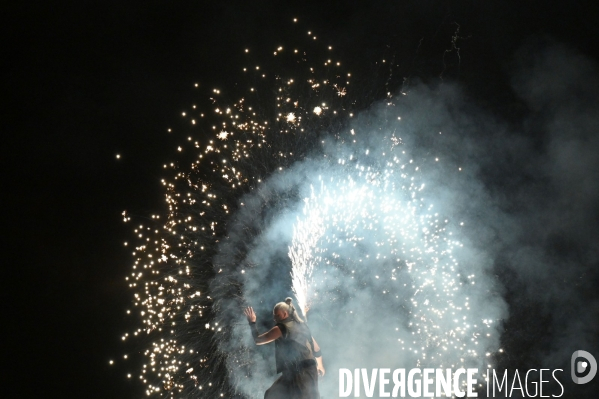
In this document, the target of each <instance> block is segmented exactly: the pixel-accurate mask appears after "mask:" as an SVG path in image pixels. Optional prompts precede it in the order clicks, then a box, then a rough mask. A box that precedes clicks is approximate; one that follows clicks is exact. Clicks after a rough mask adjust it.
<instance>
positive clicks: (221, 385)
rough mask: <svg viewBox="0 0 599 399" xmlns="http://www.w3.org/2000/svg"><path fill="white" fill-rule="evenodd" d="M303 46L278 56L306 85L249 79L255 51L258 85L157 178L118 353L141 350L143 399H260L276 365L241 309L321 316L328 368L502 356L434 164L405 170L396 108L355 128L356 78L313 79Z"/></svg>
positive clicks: (266, 77) (205, 121)
mask: <svg viewBox="0 0 599 399" xmlns="http://www.w3.org/2000/svg"><path fill="white" fill-rule="evenodd" d="M308 37H309V38H310V41H311V43H310V44H309V45H308V44H307V45H306V48H305V49H299V51H298V50H297V49H296V50H294V51H287V50H285V48H284V47H277V48H276V50H275V51H274V52H273V53H274V55H273V56H274V57H277V58H281V57H288V58H287V60H289V62H290V63H291V64H292V65H296V64H298V63H299V64H300V65H303V66H304V69H303V70H302V71H299V72H297V75H294V76H285V74H282V73H281V72H280V71H269V70H268V67H257V66H256V63H255V62H252V61H251V58H249V57H250V51H249V50H245V53H246V54H247V56H248V66H246V67H245V68H244V71H245V73H246V74H248V75H251V76H248V80H249V81H252V83H251V84H248V86H247V88H246V90H245V91H244V92H243V93H241V94H240V96H239V99H238V100H237V101H232V102H227V101H225V100H222V98H224V97H225V91H224V90H223V92H222V93H221V90H220V89H213V90H212V92H211V94H210V95H211V97H210V102H209V105H208V107H210V108H209V109H204V110H202V111H200V110H199V109H198V108H196V106H195V105H193V106H192V107H191V110H192V111H185V112H182V118H183V121H184V123H183V126H182V127H181V128H180V130H181V131H182V133H183V134H182V136H181V137H185V141H184V143H182V144H181V146H179V147H178V152H180V153H181V154H182V157H185V156H187V157H191V158H190V159H189V161H188V163H187V164H186V163H184V162H183V161H180V162H177V163H175V162H173V163H171V164H167V165H164V167H165V169H166V170H168V171H172V173H171V177H170V178H165V179H163V180H162V183H163V185H164V187H165V191H166V205H167V211H166V214H165V215H162V217H161V216H159V215H154V216H152V219H151V222H150V223H144V224H140V225H137V226H135V228H134V233H135V235H136V237H137V239H138V244H137V245H136V246H135V250H134V252H133V256H134V259H135V260H134V264H133V269H132V272H131V274H130V275H129V276H127V281H128V282H129V285H130V287H131V289H132V291H133V297H134V301H133V302H134V307H135V312H134V313H137V314H138V315H139V317H140V318H139V320H140V325H139V326H138V328H137V329H135V330H134V331H132V332H131V333H127V334H125V335H124V336H123V339H124V340H126V339H128V338H129V337H131V336H134V337H136V338H139V339H140V341H141V342H143V344H142V345H145V351H144V352H143V355H144V361H143V362H142V363H143V364H142V366H141V370H140V372H139V376H138V378H139V379H140V380H141V381H142V382H143V383H144V384H145V386H146V393H147V395H149V396H151V395H159V396H170V397H178V396H181V397H188V396H189V395H200V394H201V396H202V397H233V396H235V395H238V396H239V395H241V396H245V397H257V396H260V395H262V393H263V390H264V388H265V386H266V385H267V384H268V383H269V378H270V377H269V376H271V375H272V374H273V370H272V367H273V366H272V362H271V359H270V356H269V354H268V353H265V352H260V351H258V349H256V348H254V347H253V345H251V342H250V335H249V334H248V331H246V330H247V327H246V325H245V323H243V320H242V318H241V317H240V315H241V313H240V309H241V308H242V306H243V305H244V304H247V303H250V304H253V305H254V306H256V307H257V306H258V305H260V306H261V307H263V308H264V309H263V310H264V311H265V312H266V313H263V314H268V313H269V312H270V309H271V307H272V305H274V303H275V302H278V301H280V300H281V299H282V298H284V297H285V296H287V294H288V293H289V292H293V293H294V294H295V296H296V298H297V301H298V304H299V307H300V308H301V309H302V310H303V311H304V313H306V312H307V310H308V307H310V308H311V317H310V323H311V328H312V329H313V331H315V334H318V337H319V342H322V346H323V347H324V348H328V349H327V353H328V355H327V358H328V359H330V360H329V365H328V367H329V369H331V368H335V367H345V368H348V367H349V368H351V367H353V366H354V365H356V364H361V365H365V363H370V364H375V365H376V367H381V365H383V364H395V365H398V364H400V365H402V367H405V366H406V365H414V366H416V365H434V366H435V367H455V366H464V365H471V364H476V365H480V364H483V361H484V358H485V354H486V353H487V352H488V351H490V350H496V349H497V345H498V337H497V334H496V331H495V328H494V321H495V320H496V319H497V317H498V315H499V314H500V310H492V311H490V312H488V311H486V310H485V312H487V313H485V312H483V311H482V310H481V307H480V306H478V305H477V304H473V301H474V300H475V297H476V295H477V292H478V291H477V284H479V285H482V286H485V280H484V279H483V280H482V281H480V283H479V277H480V276H478V275H477V274H476V273H471V272H468V273H466V272H465V271H464V270H465V269H463V268H462V267H461V265H460V262H459V251H460V249H461V248H462V247H463V244H462V243H461V241H460V239H459V238H458V236H460V235H461V233H460V231H461V230H460V227H459V225H458V223H457V221H456V220H454V219H452V217H453V216H454V215H444V214H441V213H439V212H437V211H436V210H435V207H434V204H432V203H430V202H428V201H427V200H426V198H425V195H424V194H425V193H426V184H425V181H426V174H425V173H423V169H427V170H435V172H438V170H439V163H438V162H432V161H431V162H428V161H426V160H421V161H419V162H415V161H414V159H412V158H411V156H410V148H408V147H407V146H406V145H404V144H403V142H402V140H401V136H402V134H403V133H402V134H400V133H399V132H402V129H403V127H402V125H401V123H402V122H401V121H402V119H401V118H400V117H399V115H398V109H397V108H396V107H395V105H393V103H392V102H390V101H389V98H388V96H387V98H386V101H385V103H384V104H385V105H384V108H385V109H384V111H382V112H379V113H377V114H376V120H377V122H376V123H373V122H372V121H371V120H370V119H368V118H369V117H367V118H365V119H360V118H355V120H354V121H353V122H352V119H351V118H352V117H353V116H354V115H359V114H358V113H357V111H359V110H357V109H354V108H353V104H354V103H355V101H354V100H352V93H351V90H350V89H349V88H348V87H350V86H348V85H349V84H350V81H349V79H350V77H351V74H350V73H348V72H347V71H344V70H342V69H341V63H340V62H339V61H334V60H332V58H331V57H332V55H331V51H332V48H331V47H325V48H323V49H324V50H326V52H327V58H326V62H320V63H314V64H312V63H309V62H308V61H307V60H308V59H309V55H307V54H310V51H311V50H313V49H318V48H319V47H318V46H319V44H318V41H316V42H314V40H316V36H315V35H314V33H313V32H309V33H308ZM314 53H317V51H316V50H315V51H314ZM316 61H318V60H316ZM251 65H253V66H251ZM312 65H321V67H320V69H319V68H317V67H315V66H312ZM271 77H272V78H271ZM270 93H275V94H274V97H273V98H270V97H269V98H268V99H266V100H265V99H264V98H263V96H265V95H266V94H270ZM271 100H272V101H271ZM377 112H378V111H377ZM205 115H210V117H209V118H204V116H205ZM371 116H372V115H371ZM175 131H176V129H175ZM205 132H209V135H208V136H207V134H206V133H205ZM404 133H405V134H409V133H408V132H404ZM189 154H192V155H189ZM185 165H189V166H185ZM435 168H436V169H435ZM123 216H124V219H125V221H126V222H130V217H129V216H128V214H127V213H124V214H123ZM498 307H500V306H499V305H498ZM498 307H496V308H498ZM496 308H493V307H491V309H496ZM331 309H334V311H331ZM485 309H489V307H486V308H485ZM261 319H264V317H261ZM340 331H342V332H343V333H344V336H343V339H340V338H339V332H340ZM369 337H370V338H369ZM372 337H376V338H374V340H375V341H376V342H373V340H372ZM364 359H368V360H367V361H365V360H364ZM485 367H486V365H485ZM331 385H334V384H333V383H332V382H331ZM332 391H333V390H332V388H330V387H327V385H326V382H325V383H324V386H323V392H325V393H326V392H332ZM238 396H236V397H238Z"/></svg>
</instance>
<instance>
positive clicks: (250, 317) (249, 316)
mask: <svg viewBox="0 0 599 399" xmlns="http://www.w3.org/2000/svg"><path fill="white" fill-rule="evenodd" d="M243 314H245V317H247V319H248V322H250V323H255V322H256V313H254V309H252V307H251V306H250V307H247V308H245V309H244V310H243Z"/></svg>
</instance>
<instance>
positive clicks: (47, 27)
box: [0, 0, 599, 398]
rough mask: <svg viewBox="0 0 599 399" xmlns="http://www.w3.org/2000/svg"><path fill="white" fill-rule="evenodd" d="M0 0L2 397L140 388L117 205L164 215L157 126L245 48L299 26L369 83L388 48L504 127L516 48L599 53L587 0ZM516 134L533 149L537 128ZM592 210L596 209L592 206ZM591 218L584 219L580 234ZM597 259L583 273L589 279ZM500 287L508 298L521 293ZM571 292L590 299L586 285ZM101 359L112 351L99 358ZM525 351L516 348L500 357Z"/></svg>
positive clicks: (276, 40)
mask: <svg viewBox="0 0 599 399" xmlns="http://www.w3.org/2000/svg"><path fill="white" fill-rule="evenodd" d="M2 9H3V10H2V13H1V14H2V20H3V23H2V24H1V25H2V28H1V29H2V37H3V43H4V45H3V52H2V53H3V56H2V65H3V68H2V70H4V72H3V74H2V75H3V79H2V93H3V100H4V101H3V102H4V106H3V107H2V108H1V110H0V112H1V120H2V127H3V128H2V130H3V134H2V136H3V138H4V140H5V144H4V145H3V156H2V164H3V174H2V176H3V180H4V187H5V188H4V190H3V200H2V203H3V221H4V222H3V230H4V234H3V239H4V245H3V247H4V248H5V249H4V256H3V261H2V264H3V274H4V277H3V278H2V282H3V286H4V288H3V289H2V291H1V293H2V298H3V304H4V308H5V312H7V315H6V316H5V317H4V322H3V329H4V331H5V333H4V334H3V337H4V338H3V346H4V348H5V349H4V351H3V353H4V363H5V367H4V369H5V371H4V373H3V375H4V381H5V382H4V389H3V391H4V392H5V394H6V393H9V394H8V395H7V396H9V397H13V396H14V397H22V398H28V397H31V398H41V397H57V398H58V397H69V398H139V397H142V396H145V395H144V393H143V387H142V385H141V384H138V383H137V382H136V381H127V379H126V373H127V372H129V371H133V372H134V371H136V368H135V367H130V366H128V365H123V363H122V362H120V359H121V358H122V354H123V353H124V352H125V349H124V346H123V344H122V342H121V339H120V337H121V334H122V333H123V332H124V331H126V330H127V329H129V328H130V327H131V320H130V319H128V318H126V317H125V309H127V308H128V307H129V306H130V303H131V292H130V291H129V289H128V288H127V285H126V283H125V281H124V276H125V275H126V274H127V273H128V271H129V269H130V267H131V262H132V260H131V255H130V251H129V250H128V249H126V248H124V247H123V242H124V241H130V240H131V237H132V233H131V226H129V225H126V224H124V223H122V220H121V219H122V218H121V216H120V215H121V212H122V211H124V210H127V211H128V212H129V213H130V214H132V215H135V216H136V217H140V218H144V217H147V216H148V215H150V214H151V213H152V212H155V211H156V212H161V211H163V210H164V207H165V205H164V201H163V189H162V187H161V185H160V179H161V178H162V173H163V170H162V165H163V164H164V163H165V162H168V161H170V160H171V159H173V158H174V157H175V155H176V145H177V143H178V142H180V137H177V136H176V135H175V134H171V135H169V134H168V133H167V129H168V128H169V127H171V126H173V125H174V124H176V123H177V122H178V121H179V118H180V113H181V110H182V109H185V107H188V105H189V104H190V103H191V102H192V101H196V100H197V99H201V98H207V97H208V95H209V93H208V90H209V88H212V87H221V88H227V87H234V86H235V85H236V84H237V83H238V82H239V81H240V79H241V78H242V75H241V73H240V69H241V65H242V64H241V62H240V60H241V57H242V52H243V49H244V48H246V47H250V48H252V49H253V50H255V51H256V52H257V53H258V54H259V55H261V54H263V55H264V58H265V59H267V57H268V56H267V54H270V53H271V51H272V48H273V47H274V46H276V45H278V44H285V40H286V39H287V38H293V37H298V36H299V35H301V34H303V32H304V31H306V30H310V29H312V30H314V31H315V32H317V33H318V35H319V37H321V38H322V40H326V41H327V42H329V43H331V44H333V45H334V46H335V47H336V49H337V52H336V54H338V55H339V57H340V58H341V59H343V60H344V61H345V63H346V65H351V67H352V68H353V70H354V71H356V72H355V73H356V74H357V75H358V76H360V72H364V73H363V75H362V76H364V78H363V79H365V80H367V79H368V78H367V77H366V76H368V71H372V70H375V69H376V68H377V67H376V65H377V64H375V63H376V62H377V61H378V60H380V59H381V58H382V57H390V58H393V59H394V60H395V61H396V63H397V64H398V65H400V66H399V67H398V68H399V73H400V74H402V75H403V76H404V77H410V79H411V80H412V81H420V82H423V84H429V85H431V86H432V87H439V86H440V85H443V84H445V83H444V82H453V83H458V84H459V85H461V87H462V88H463V89H464V91H465V93H466V94H467V96H468V98H470V99H471V101H474V102H476V103H477V105H478V106H479V107H480V108H482V109H483V110H485V111H486V112H488V113H490V114H492V115H496V116H497V117H498V118H501V119H502V120H505V121H507V123H511V124H514V125H518V124H520V123H522V120H523V119H524V115H531V114H534V112H535V110H531V109H528V108H527V106H526V105H525V104H524V103H523V101H522V100H521V99H520V98H519V96H518V93H516V92H515V91H514V90H513V89H512V84H513V80H512V76H513V74H512V71H513V70H514V69H517V67H518V66H517V65H516V64H517V61H516V59H517V58H518V57H517V55H518V54H522V51H527V50H526V49H531V48H535V46H540V47H542V46H545V45H547V43H558V44H559V45H562V46H564V47H565V48H567V49H569V51H572V52H575V53H576V54H580V55H581V57H584V58H585V59H586V60H588V61H589V62H590V65H591V66H592V68H594V70H595V73H596V71H597V62H599V59H598V58H599V52H598V50H597V49H599V29H598V28H597V21H599V7H596V5H594V4H592V3H591V2H561V4H560V5H558V6H549V5H548V3H547V2H529V1H518V2H516V1H497V0H493V1H462V2H447V1H373V2H357V1H342V2H341V1H339V2H337V1H331V2H305V1H303V2H275V1H254V2H245V1H232V2H222V3H220V2H205V1H196V2H192V1H186V2H165V1H146V2H141V1H139V2H122V1H118V2H117V1H103V2H91V1H78V2H75V1H72V2H68V1H59V2H20V3H19V4H13V5H11V6H9V9H7V6H6V5H3V6H2ZM293 18H298V19H299V23H298V24H297V25H293V24H292V23H291V21H292V19H293ZM458 26H459V31H458V32H459V37H460V39H459V41H458V42H457V45H458V47H459V59H458V58H457V55H456V54H457V53H456V52H455V51H453V52H450V53H449V55H448V56H447V57H446V58H445V61H446V65H445V67H444V66H443V60H444V54H445V50H447V49H450V48H451V38H452V35H453V34H454V33H455V32H456V29H457V28H458ZM523 49H524V50H523ZM396 73H397V72H396ZM441 75H443V81H442V80H441V79H440V78H439V76H441ZM595 76H597V75H595ZM196 82H199V83H200V89H194V87H193V85H194V83H196ZM554 83H555V84H558V82H554ZM595 83H596V81H595V82H594V83H593V84H595ZM548 84H551V83H550V82H548ZM371 86H372V88H371V90H372V91H371V92H369V96H372V97H373V98H379V99H380V98H384V89H381V87H380V86H377V83H376V82H374V83H371ZM364 87H368V84H364ZM594 88H595V89H596V88H597V87H595V86H591V88H590V89H589V90H590V93H591V94H592V93H593V90H594ZM587 94H588V93H587ZM594 94H595V98H594V100H593V101H594V104H596V103H597V96H598V95H599V92H597V91H594ZM572 95H573V96H576V95H577V94H576V93H573V94H572ZM591 102H592V101H591ZM597 129H599V127H597ZM525 134H527V135H529V137H532V138H533V139H535V138H538V141H539V145H543V137H542V135H541V134H540V133H538V132H536V131H535V130H534V129H530V130H527V131H526V133H525ZM537 134H538V135H539V136H538V137H536V136H535V135H537ZM117 154H120V155H121V158H120V159H116V155H117ZM598 157H599V155H598ZM595 173H596V170H595ZM595 176H597V175H595ZM487 178H488V179H491V180H493V179H500V177H497V176H492V175H489V176H487ZM595 179H596V177H595ZM597 185H599V182H598V183H597ZM597 185H595V186H594V187H595V188H596V187H597ZM594 192H596V190H595V191H594ZM573 206H574V205H573ZM593 212H594V213H593ZM593 212H591V213H590V214H593V215H595V216H597V215H599V213H597V208H596V206H595V208H594V211H593ZM597 220H598V219H596V218H595V219H594V220H592V221H588V224H587V225H586V227H585V228H586V229H588V230H589V236H591V237H592V236H594V235H595V236H597V230H598V226H599V222H597ZM556 240H557V242H556V244H555V251H556V252H557V253H558V255H559V254H563V253H571V252H575V248H576V243H572V242H569V241H567V240H559V239H558V238H556ZM6 255H8V256H6ZM594 256H595V258H594V259H595V261H594V262H595V263H593V261H591V262H590V264H591V266H593V265H594V266H593V267H592V268H590V269H588V270H587V272H586V274H584V275H579V276H578V278H580V279H584V280H586V281H590V282H591V283H592V284H593V285H594V286H595V287H596V284H597V283H598V282H599V279H598V277H597V276H598V274H597V266H598V265H597V263H596V259H597V257H596V252H595V255H594ZM498 262H499V263H500V261H498ZM498 267H499V266H498ZM500 278H502V279H503V282H504V283H505V282H506V281H507V282H508V283H509V282H510V281H512V280H510V279H512V278H513V277H510V275H509V273H506V274H505V275H501V276H500ZM512 282H513V281H512ZM513 283H514V286H515V285H516V284H517V282H513ZM585 289H587V288H585ZM587 290H588V289H587ZM508 291H510V290H508ZM512 291H513V292H512ZM512 291H510V292H509V293H508V298H517V297H518V292H517V290H516V289H514V290H512ZM509 295H511V297H510V296H509ZM581 295H587V296H588V298H589V303H594V304H595V305H596V304H597V296H596V292H586V293H584V294H581ZM513 300H514V301H516V299H513ZM593 301H594V302H593ZM535 306H537V305H534V304H532V305H530V306H528V307H518V308H517V309H516V308H514V309H513V311H512V316H513V317H512V319H511V320H507V321H506V326H507V328H509V330H510V331H514V334H513V335H511V338H510V341H509V342H507V343H506V345H507V347H509V346H510V344H511V345H512V348H516V349H517V348H521V347H526V346H529V345H531V342H533V341H534V342H537V343H538V342H542V341H543V339H544V338H543V337H544V334H545V332H546V328H549V327H547V326H549V325H550V324H551V321H550V318H551V317H550V315H547V314H545V316H543V317H540V321H539V326H538V327H536V328H535V327H534V326H530V325H529V324H530V323H529V321H530V318H531V317H533V318H534V317H536V316H537V315H539V314H541V313H542V311H541V310H539V309H538V308H536V307H535ZM597 314H598V313H597V309H596V308H595V310H594V311H591V312H590V314H589V315H588V316H586V317H588V320H587V321H588V323H589V329H590V331H591V333H593V332H594V334H595V336H597V332H598V331H599V330H598V329H597V324H596V322H597ZM582 320H584V318H583V319H582ZM524 321H526V322H524ZM593 323H594V324H593ZM524 324H526V327H524ZM580 349H584V348H580ZM127 350H130V347H128V349H127ZM540 350H542V347H541V349H540ZM597 355H599V353H595V356H597ZM523 356H525V355H523ZM526 356H527V355H526ZM110 359H115V360H119V362H118V363H119V364H118V365H117V366H112V367H111V366H109V364H108V361H109V360H110ZM527 361H528V360H527V359H526V358H522V359H520V358H518V356H515V358H514V359H513V363H511V365H512V367H513V366H514V365H515V366H517V365H518V364H528V363H527ZM519 362H521V363H519ZM7 369H8V374H7V373H6V370H7ZM594 383H595V386H597V383H596V381H595V382H594ZM7 391H8V392H7Z"/></svg>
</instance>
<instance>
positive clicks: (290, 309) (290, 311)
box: [272, 298, 304, 323]
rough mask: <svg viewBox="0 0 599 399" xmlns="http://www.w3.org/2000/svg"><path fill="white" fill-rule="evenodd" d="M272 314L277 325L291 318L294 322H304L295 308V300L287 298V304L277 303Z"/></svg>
mask: <svg viewBox="0 0 599 399" xmlns="http://www.w3.org/2000/svg"><path fill="white" fill-rule="evenodd" d="M272 314H273V316H274V319H275V321H276V322H277V323H279V322H281V321H283V320H285V319H286V318H288V317H291V318H292V319H293V320H295V321H297V322H299V323H303V322H304V321H303V320H302V319H301V317H300V316H299V315H298V314H297V312H296V310H295V306H293V299H291V298H286V299H285V302H279V303H277V304H276V305H275V308H274V309H273V311H272Z"/></svg>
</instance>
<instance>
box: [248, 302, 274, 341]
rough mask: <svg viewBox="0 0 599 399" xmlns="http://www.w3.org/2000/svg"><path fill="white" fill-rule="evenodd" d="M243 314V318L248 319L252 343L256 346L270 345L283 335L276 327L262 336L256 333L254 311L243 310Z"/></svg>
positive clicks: (249, 309)
mask: <svg viewBox="0 0 599 399" xmlns="http://www.w3.org/2000/svg"><path fill="white" fill-rule="evenodd" d="M243 313H244V314H245V317H246V318H247V319H248V323H250V328H251V329H252V337H254V342H255V343H256V345H264V344H268V343H271V342H272V341H274V340H276V339H278V338H280V337H281V336H282V335H283V334H282V333H281V329H280V328H279V327H277V326H274V327H273V328H271V329H270V330H269V331H267V332H265V333H264V334H260V333H259V332H258V327H256V313H254V309H252V308H251V307H248V308H245V309H244V311H243Z"/></svg>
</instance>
